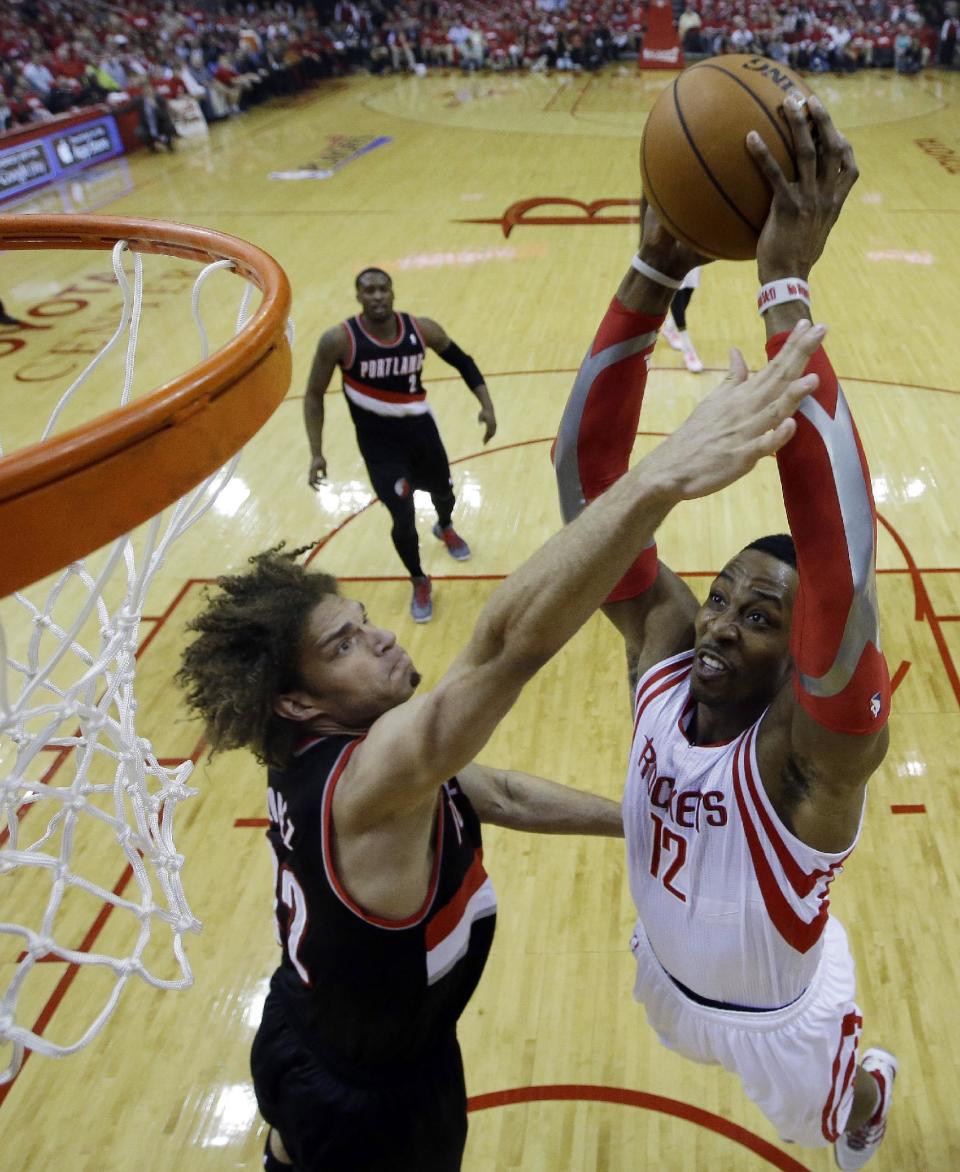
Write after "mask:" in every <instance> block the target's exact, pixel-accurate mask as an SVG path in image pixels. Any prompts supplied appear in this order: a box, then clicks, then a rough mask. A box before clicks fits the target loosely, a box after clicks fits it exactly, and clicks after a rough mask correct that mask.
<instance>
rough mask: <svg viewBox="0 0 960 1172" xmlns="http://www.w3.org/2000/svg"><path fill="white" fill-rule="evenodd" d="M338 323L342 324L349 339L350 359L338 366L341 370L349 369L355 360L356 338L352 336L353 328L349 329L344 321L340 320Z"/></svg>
mask: <svg viewBox="0 0 960 1172" xmlns="http://www.w3.org/2000/svg"><path fill="white" fill-rule="evenodd" d="M340 324H341V325H342V326H343V328H344V330H345V331H346V334H347V337H348V338H349V339H350V361H349V362H341V363H340V366H341V368H342V369H343V370H349V368H350V367H351V366H353V364H354V363H355V362H356V361H357V339H356V338H355V337H354V336H353V330H351V329H350V326H349V325H348V324H347V323H346V322H345V321H342V322H341V323H340Z"/></svg>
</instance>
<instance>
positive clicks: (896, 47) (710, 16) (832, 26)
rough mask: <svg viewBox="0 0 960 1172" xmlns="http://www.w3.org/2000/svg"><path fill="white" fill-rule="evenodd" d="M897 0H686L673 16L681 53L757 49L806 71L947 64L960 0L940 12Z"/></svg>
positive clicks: (902, 70) (950, 59)
mask: <svg viewBox="0 0 960 1172" xmlns="http://www.w3.org/2000/svg"><path fill="white" fill-rule="evenodd" d="M935 16H936V14H935V13H931V12H929V11H928V12H927V13H925V12H923V11H921V9H920V7H919V5H918V4H916V3H914V2H912V0H911V2H907V3H899V2H897V0H894V2H892V3H891V2H890V0H865V2H854V0H846V2H844V3H837V2H836V0H812V2H810V3H806V4H788V5H783V4H781V5H777V4H771V3H761V2H751V0H690V2H689V3H687V4H686V7H685V8H684V11H683V12H682V13H681V14H680V17H679V20H678V22H677V27H678V31H679V33H680V38H681V44H682V46H683V49H684V53H685V54H686V55H687V56H688V57H689V56H691V55H701V56H708V55H709V56H712V55H716V54H720V53H760V54H762V55H763V56H765V57H770V58H771V59H773V60H774V61H779V62H781V63H783V64H785V65H789V66H791V67H792V68H794V69H798V70H800V71H802V72H810V73H826V72H828V71H832V72H840V73H845V72H852V71H853V70H856V69H862V68H880V69H896V70H897V72H899V73H915V72H918V71H919V70H920V69H922V68H923V67H924V66H926V65H929V64H932V63H934V62H936V63H938V64H941V65H944V66H945V67H947V68H949V67H950V66H951V65H952V63H953V58H954V55H955V47H956V38H957V25H958V21H957V5H956V3H948V4H947V6H946V11H945V12H944V13H943V14H942V16H943V19H942V21H940V22H937V21H936V20H935V19H931V17H935Z"/></svg>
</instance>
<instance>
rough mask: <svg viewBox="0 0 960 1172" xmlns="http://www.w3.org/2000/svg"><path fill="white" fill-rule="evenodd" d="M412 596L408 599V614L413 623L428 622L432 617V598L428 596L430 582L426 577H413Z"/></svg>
mask: <svg viewBox="0 0 960 1172" xmlns="http://www.w3.org/2000/svg"><path fill="white" fill-rule="evenodd" d="M412 581H413V597H412V598H411V599H410V614H411V615H412V616H413V621H414V622H415V623H429V622H430V620H431V619H432V618H433V599H432V598H431V597H430V592H431V583H430V579H429V578H427V577H423V578H414V579H412Z"/></svg>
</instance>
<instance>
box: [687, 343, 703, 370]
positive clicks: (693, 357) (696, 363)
mask: <svg viewBox="0 0 960 1172" xmlns="http://www.w3.org/2000/svg"><path fill="white" fill-rule="evenodd" d="M683 361H684V363H685V364H686V367H687V370H689V371H690V373H691V374H699V373H700V371H701V370H703V363H702V362H701V361H700V355H699V354H698V353H697V348H696V346H694V344H693V343H692V342H691V341H690V339H689V338H688V339H687V340H686V341H685V342H684V345H683Z"/></svg>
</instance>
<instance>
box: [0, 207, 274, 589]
mask: <svg viewBox="0 0 960 1172" xmlns="http://www.w3.org/2000/svg"><path fill="white" fill-rule="evenodd" d="M121 240H123V241H126V243H127V245H128V246H129V248H130V249H131V251H133V252H142V253H160V254H163V255H166V256H176V257H180V258H182V259H186V260H194V261H199V262H202V263H205V264H208V263H211V262H213V261H218V260H229V261H231V262H232V263H233V268H234V270H235V271H236V272H237V273H238V274H239V275H240V276H242V277H245V278H246V279H247V280H248V281H250V282H252V284H254V285H255V286H256V287H257V288H258V289H259V290H260V291H261V293H262V295H263V297H262V300H261V303H260V306H259V308H258V309H257V311H256V312H255V313H254V315H253V316H252V318H251V319H250V321H249V322H248V323H247V324H246V325H245V326H244V328H243V329H242V331H241V332H240V333H238V334H237V335H236V336H235V337H233V338H231V339H230V341H229V342H227V343H226V345H224V346H222V347H221V348H220V349H219V350H217V351H216V352H215V353H214V354H211V355H210V356H209V357H208V358H206V359H205V360H204V361H202V362H200V363H199V364H198V365H196V366H194V367H192V368H191V369H190V370H188V371H187V372H186V373H185V374H182V375H180V376H178V377H177V378H175V379H174V380H173V381H171V382H168V383H166V384H165V385H163V386H161V387H159V388H158V389H157V390H155V391H153V392H151V393H150V394H148V395H145V396H142V397H140V398H138V399H137V400H136V401H135V402H132V403H129V404H127V405H125V406H122V407H118V408H116V409H115V410H113V411H110V412H107V413H106V414H104V415H101V416H99V417H98V418H96V419H93V420H91V421H90V422H88V423H84V424H81V425H80V426H78V427H75V428H73V429H71V430H70V431H66V432H64V433H62V434H60V435H56V436H53V437H51V438H49V439H47V440H45V441H43V442H40V443H35V444H30V445H28V446H26V447H23V448H20V449H18V450H17V451H15V452H12V453H11V454H10V455H8V456H5V457H3V458H0V534H2V535H3V557H2V558H0V597H6V596H7V595H8V594H10V593H12V592H13V591H14V590H19V589H21V588H23V587H24V586H27V585H29V584H30V583H31V582H35V581H36V580H37V579H39V578H42V577H45V576H46V575H47V574H50V573H52V572H53V571H54V570H57V569H61V568H62V567H64V566H66V565H68V564H69V563H70V562H72V561H75V560H76V559H77V558H81V557H84V556H85V555H86V554H89V553H91V552H92V551H93V550H95V549H99V548H100V547H101V546H102V545H105V544H106V543H107V542H109V541H111V540H112V539H114V538H116V537H119V536H120V535H121V534H124V533H127V532H129V531H130V530H131V529H133V528H135V527H136V526H137V525H140V524H142V523H143V522H144V521H146V520H148V519H149V518H150V517H153V516H155V515H156V514H157V513H159V512H161V511H162V510H163V509H165V508H166V507H167V506H168V505H170V504H172V503H173V502H174V501H176V500H179V498H180V497H182V496H183V495H184V494H185V493H187V492H189V491H190V489H192V488H195V487H196V486H197V485H198V484H200V483H201V481H203V480H204V478H205V477H207V476H208V475H210V474H211V473H212V472H214V471H215V470H216V469H217V468H219V467H220V466H221V465H222V464H224V463H225V462H226V461H227V460H228V459H229V458H230V457H231V456H232V455H233V454H234V453H235V452H237V451H239V450H240V448H242V447H243V445H244V444H245V443H246V442H247V440H248V439H250V437H251V436H253V435H254V434H255V433H256V432H257V430H258V429H259V428H260V427H262V425H263V424H264V423H265V422H266V420H267V419H268V418H269V417H270V415H271V414H272V413H273V411H274V410H275V409H276V408H277V407H278V406H279V404H280V402H281V401H282V399H283V397H284V395H285V394H286V392H287V388H288V387H289V385H290V378H291V370H292V364H291V355H290V347H289V344H288V342H287V338H286V334H285V329H286V324H287V318H288V316H289V312H290V284H289V281H288V280H287V277H286V274H285V273H284V272H283V270H282V269H281V268H280V266H279V265H278V264H277V262H276V261H275V260H274V259H273V258H272V257H271V256H269V255H268V254H267V253H265V252H263V251H262V250H261V249H259V248H257V247H256V246H255V245H253V244H249V243H248V242H247V241H244V240H240V239H238V238H237V237H235V236H228V235H226V234H225V233H222V232H216V231H213V230H211V229H208V228H198V227H194V226H192V225H188V224H175V223H170V222H166V221H163V220H143V219H132V218H126V217H120V216H116V217H114V216H34V215H6V216H0V248H4V249H42V248H53V249H60V248H68V249H98V250H110V249H113V248H114V246H115V245H116V244H117V242H118V241H121Z"/></svg>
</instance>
